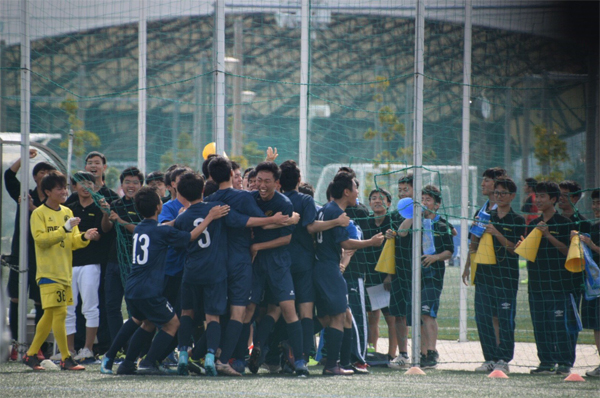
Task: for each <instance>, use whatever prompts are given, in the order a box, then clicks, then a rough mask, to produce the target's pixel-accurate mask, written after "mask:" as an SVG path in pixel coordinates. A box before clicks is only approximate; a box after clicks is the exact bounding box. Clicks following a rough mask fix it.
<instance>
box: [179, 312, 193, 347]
mask: <svg viewBox="0 0 600 398" xmlns="http://www.w3.org/2000/svg"><path fill="white" fill-rule="evenodd" d="M179 322H180V325H179V331H178V332H177V337H179V347H178V348H179V351H187V349H188V348H190V347H191V346H192V344H193V343H194V337H193V334H194V320H193V319H192V317H191V316H189V315H182V316H181V319H180V320H179Z"/></svg>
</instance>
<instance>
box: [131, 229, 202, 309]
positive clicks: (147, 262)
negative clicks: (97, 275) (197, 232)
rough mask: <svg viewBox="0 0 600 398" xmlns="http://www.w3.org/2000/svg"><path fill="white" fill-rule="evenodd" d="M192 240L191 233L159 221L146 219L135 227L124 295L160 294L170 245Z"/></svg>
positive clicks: (152, 295)
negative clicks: (129, 268) (129, 271)
mask: <svg viewBox="0 0 600 398" xmlns="http://www.w3.org/2000/svg"><path fill="white" fill-rule="evenodd" d="M189 241H190V233H189V232H187V231H179V230H177V229H175V228H173V227H169V226H168V225H159V224H158V221H156V220H152V219H144V220H143V221H142V222H141V223H139V224H138V225H137V226H136V227H135V230H134V231H133V247H132V266H131V273H130V274H129V276H128V277H127V284H126V286H125V298H128V299H144V298H150V297H160V296H162V292H163V284H164V280H165V258H166V257H167V247H168V246H172V247H181V248H184V247H185V245H186V244H187V243H188V242H189Z"/></svg>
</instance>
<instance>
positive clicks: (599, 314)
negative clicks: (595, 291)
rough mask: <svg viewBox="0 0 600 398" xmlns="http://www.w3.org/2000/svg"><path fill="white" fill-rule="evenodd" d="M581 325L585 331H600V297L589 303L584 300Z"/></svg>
mask: <svg viewBox="0 0 600 398" xmlns="http://www.w3.org/2000/svg"><path fill="white" fill-rule="evenodd" d="M581 324H582V326H583V328H584V329H592V330H600V297H599V298H595V299H593V300H589V301H588V300H586V299H585V297H584V298H583V302H582V303H581Z"/></svg>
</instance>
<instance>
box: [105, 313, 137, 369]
mask: <svg viewBox="0 0 600 398" xmlns="http://www.w3.org/2000/svg"><path fill="white" fill-rule="evenodd" d="M139 327H140V326H139V325H138V324H137V323H135V322H134V321H133V319H131V318H129V319H128V320H127V322H125V323H124V324H123V326H121V329H119V333H117V335H116V336H115V340H114V341H113V342H112V345H111V346H110V348H109V349H108V351H107V352H106V354H105V355H106V356H107V357H109V358H110V359H115V357H116V356H117V353H118V352H119V350H120V349H121V348H123V347H124V346H125V344H127V342H128V341H129V339H130V338H131V336H133V334H134V333H135V331H136V330H137V329H138V328H139Z"/></svg>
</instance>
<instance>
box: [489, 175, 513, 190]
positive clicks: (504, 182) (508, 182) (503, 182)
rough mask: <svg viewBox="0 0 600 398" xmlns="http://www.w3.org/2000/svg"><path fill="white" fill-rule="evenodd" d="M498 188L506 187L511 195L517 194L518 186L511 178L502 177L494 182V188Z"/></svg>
mask: <svg viewBox="0 0 600 398" xmlns="http://www.w3.org/2000/svg"><path fill="white" fill-rule="evenodd" d="M498 186H501V187H504V188H506V189H507V190H508V192H509V193H517V184H515V182H514V181H513V180H512V178H509V177H500V178H498V179H496V181H495V182H494V188H497V187H498Z"/></svg>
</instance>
